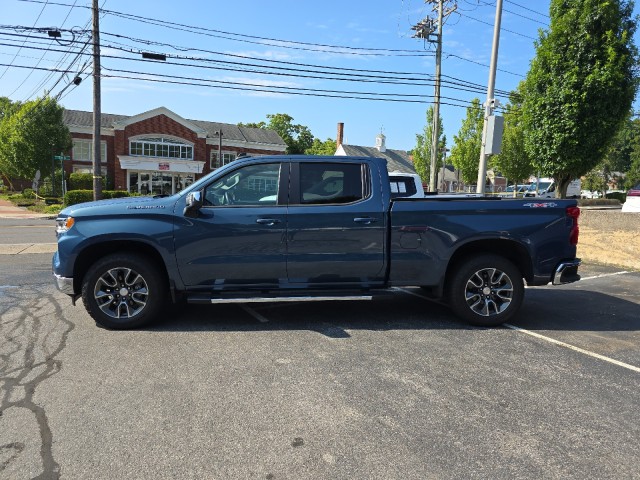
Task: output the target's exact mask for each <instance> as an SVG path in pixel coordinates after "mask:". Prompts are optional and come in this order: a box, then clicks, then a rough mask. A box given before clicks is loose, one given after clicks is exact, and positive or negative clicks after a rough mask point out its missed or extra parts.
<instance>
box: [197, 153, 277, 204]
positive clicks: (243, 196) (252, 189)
mask: <svg viewBox="0 0 640 480" xmlns="http://www.w3.org/2000/svg"><path fill="white" fill-rule="evenodd" d="M279 181H280V164H279V163H265V164H260V165H249V166H246V167H243V168H239V169H237V170H234V171H233V172H231V173H229V174H227V175H225V176H224V177H222V178H220V179H218V180H216V181H215V182H214V183H212V184H210V185H209V186H207V187H206V188H205V191H204V206H205V207H211V206H223V205H224V206H227V205H229V206H234V205H235V206H243V207H244V206H261V205H276V204H277V203H278V184H279Z"/></svg>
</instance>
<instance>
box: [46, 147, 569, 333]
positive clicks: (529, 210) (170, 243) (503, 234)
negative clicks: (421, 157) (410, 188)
mask: <svg viewBox="0 0 640 480" xmlns="http://www.w3.org/2000/svg"><path fill="white" fill-rule="evenodd" d="M579 215H580V210H579V209H578V207H577V206H576V201H575V200H555V199H553V200H551V199H509V200H507V199H500V198H468V197H460V198H458V197H440V196H431V197H427V198H419V199H415V198H392V195H391V189H390V184H389V176H388V173H387V166H386V162H385V160H383V159H379V158H368V157H367V158H356V157H309V156H265V157H254V158H251V157H249V158H244V159H239V160H236V161H234V162H233V163H230V164H228V165H226V166H224V167H222V168H220V169H218V170H216V171H214V172H212V173H211V174H209V175H207V176H205V177H203V178H202V179H200V180H199V181H197V182H196V183H194V184H193V185H191V186H190V187H188V188H187V189H185V190H183V191H181V192H180V193H178V194H176V195H173V196H156V197H131V198H122V199H116V200H102V201H99V202H91V203H84V204H79V205H73V206H71V207H68V208H66V209H64V210H63V211H62V212H60V215H59V217H58V218H57V224H56V225H57V226H56V232H57V238H58V249H57V252H56V253H55V254H54V256H53V274H54V277H55V280H56V284H57V286H58V288H59V289H60V290H61V291H62V292H64V293H67V294H68V295H70V296H71V297H72V300H73V302H74V304H75V301H76V300H77V299H78V298H80V297H82V301H83V303H84V305H85V307H86V309H87V311H88V312H89V314H90V315H91V316H92V317H93V318H94V320H95V321H96V322H97V323H98V324H100V325H102V326H104V327H107V328H113V329H121V328H133V327H137V326H140V325H142V324H144V323H146V322H148V321H151V320H153V319H154V318H157V317H159V316H160V315H162V314H163V308H164V307H165V306H166V305H167V303H168V302H170V301H172V302H174V303H175V302H184V301H187V302H191V303H208V304H209V303H242V302H274V301H291V300H296V301H301V300H305V299H307V300H323V299H327V300H329V299H330V300H343V299H368V298H371V297H372V296H373V295H375V294H376V293H380V292H383V291H385V290H388V289H390V288H394V287H403V286H420V287H423V288H424V290H425V292H426V293H428V294H429V295H430V296H432V297H433V298H434V299H440V300H442V301H445V302H446V303H447V304H448V305H449V306H450V308H451V309H452V310H453V311H454V312H455V313H456V314H457V315H458V316H459V317H461V318H462V319H464V320H466V321H467V322H469V323H471V324H474V325H481V326H494V325H499V324H501V323H503V322H505V321H507V320H508V319H509V318H511V317H512V316H513V315H515V314H516V312H517V311H518V309H519V308H520V306H521V304H522V302H523V296H524V284H525V282H526V284H528V285H546V284H548V283H553V284H554V285H558V284H563V283H569V282H574V281H576V280H579V278H580V277H579V275H578V267H579V265H580V260H579V259H576V245H577V242H578V217H579Z"/></svg>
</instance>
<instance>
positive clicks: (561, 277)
mask: <svg viewBox="0 0 640 480" xmlns="http://www.w3.org/2000/svg"><path fill="white" fill-rule="evenodd" d="M581 264H582V260H580V259H579V258H576V259H574V260H568V261H565V262H560V264H559V265H558V266H557V267H556V271H555V272H554V274H553V284H554V285H564V284H566V283H573V282H577V281H578V280H580V275H578V267H579V266H580V265H581Z"/></svg>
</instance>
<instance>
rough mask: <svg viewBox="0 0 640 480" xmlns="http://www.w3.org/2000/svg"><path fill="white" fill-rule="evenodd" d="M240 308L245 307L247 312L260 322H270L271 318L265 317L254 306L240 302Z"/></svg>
mask: <svg viewBox="0 0 640 480" xmlns="http://www.w3.org/2000/svg"><path fill="white" fill-rule="evenodd" d="M240 308H241V309H243V310H244V311H245V312H247V313H248V314H249V315H251V316H252V317H253V318H255V319H256V320H258V321H259V322H262V323H268V322H269V319H268V318H267V317H265V316H263V315H260V314H259V313H258V312H256V311H255V310H254V309H253V308H251V307H248V306H247V305H243V304H240Z"/></svg>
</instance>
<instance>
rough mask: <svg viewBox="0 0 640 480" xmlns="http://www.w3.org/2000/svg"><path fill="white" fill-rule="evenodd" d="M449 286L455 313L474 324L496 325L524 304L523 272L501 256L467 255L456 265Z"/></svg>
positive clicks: (504, 320) (448, 289)
mask: <svg viewBox="0 0 640 480" xmlns="http://www.w3.org/2000/svg"><path fill="white" fill-rule="evenodd" d="M450 278H451V282H450V284H449V285H448V288H447V300H448V303H449V306H450V308H451V309H452V310H453V312H454V313H455V314H456V315H457V316H458V317H460V318H462V319H463V320H465V321H466V322H468V323H470V324H471V325H477V326H481V327H495V326H497V325H501V324H503V323H504V322H506V321H507V320H509V319H510V318H511V317H512V316H513V315H514V314H515V313H516V312H517V311H518V310H519V309H520V306H521V305H522V300H523V298H524V281H523V280H522V273H521V272H520V270H519V269H518V268H517V267H516V266H515V265H514V264H513V263H512V262H510V261H509V260H507V259H506V258H504V257H501V256H500V255H493V254H482V255H478V256H476V257H467V258H466V259H464V260H462V261H461V262H459V263H458V264H457V266H456V267H455V270H454V271H453V273H452V276H451V277H450Z"/></svg>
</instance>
